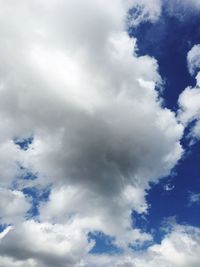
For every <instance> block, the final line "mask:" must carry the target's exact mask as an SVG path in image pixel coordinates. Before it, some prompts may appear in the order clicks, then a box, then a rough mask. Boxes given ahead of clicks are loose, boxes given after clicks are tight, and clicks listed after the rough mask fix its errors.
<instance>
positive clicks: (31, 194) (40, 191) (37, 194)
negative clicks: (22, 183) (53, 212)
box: [22, 186, 51, 218]
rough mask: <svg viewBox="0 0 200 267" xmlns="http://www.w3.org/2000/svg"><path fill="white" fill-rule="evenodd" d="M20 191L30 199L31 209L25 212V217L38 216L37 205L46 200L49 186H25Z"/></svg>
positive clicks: (49, 190) (49, 189)
mask: <svg viewBox="0 0 200 267" xmlns="http://www.w3.org/2000/svg"><path fill="white" fill-rule="evenodd" d="M22 191H23V193H24V194H25V196H26V197H28V198H29V199H30V200H31V204H32V206H31V209H30V210H29V211H28V212H27V218H37V217H38V216H39V205H40V204H41V203H42V202H46V201H48V199H49V195H50V192H51V187H50V186H49V187H46V188H38V187H26V188H24V189H23V190H22Z"/></svg>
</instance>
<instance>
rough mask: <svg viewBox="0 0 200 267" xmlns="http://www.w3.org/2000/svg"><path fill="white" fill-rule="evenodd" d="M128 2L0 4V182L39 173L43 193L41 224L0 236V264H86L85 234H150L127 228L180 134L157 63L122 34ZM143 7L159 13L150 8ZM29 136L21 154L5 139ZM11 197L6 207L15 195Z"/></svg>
mask: <svg viewBox="0 0 200 267" xmlns="http://www.w3.org/2000/svg"><path fill="white" fill-rule="evenodd" d="M136 2H137V3H138V1H136ZM136 2H135V1H121V0H116V1H115V3H114V4H113V2H110V1H106V0H86V1H84V2H83V1H78V0H68V1H64V0H59V1H57V0H48V1H47V0H46V1H45V0H44V1H39V0H36V1H28V2H27V1H25V0H24V1H23V0H22V1H20V3H16V2H15V1H14V0H7V1H3V0H1V1H0V7H1V8H0V15H1V22H2V23H1V24H0V36H1V42H0V57H1V62H0V74H1V81H0V82H1V86H0V117H1V118H2V121H1V124H0V131H1V132H2V133H3V134H2V136H1V140H0V146H1V147H5V149H4V150H3V153H2V154H0V168H1V178H0V179H1V183H2V186H3V185H4V186H7V188H9V187H10V185H11V184H12V182H13V181H14V180H15V178H16V176H17V175H18V174H19V168H18V166H19V164H21V165H22V166H24V167H27V168H28V169H30V170H32V171H33V173H37V174H38V178H37V179H36V180H34V181H31V183H32V184H35V185H36V186H38V185H40V186H41V185H42V186H44V187H45V186H47V185H49V184H51V186H52V191H51V194H50V197H49V200H47V202H46V203H43V204H40V207H39V208H40V216H39V222H35V221H24V222H18V223H17V224H16V225H14V228H13V229H12V230H11V231H9V232H8V233H7V234H6V235H5V236H4V237H3V238H2V240H1V243H0V254H1V258H0V266H4V267H5V266H6V267H7V266H9V267H10V266H13V267H15V266H19V267H21V266H28V267H29V266H30V267H32V266H34V267H39V266H40V267H43V266H44V267H46V266H53V267H54V266H61V267H62V266H66V265H68V266H76V267H78V266H84V265H81V264H82V262H81V259H82V260H83V261H84V260H85V259H86V258H87V254H88V252H89V250H90V249H91V246H92V244H89V243H88V240H87V233H88V232H89V231H94V230H99V231H103V232H104V233H106V234H109V235H111V236H114V237H116V241H115V242H116V244H117V245H120V246H123V247H124V248H126V247H127V246H128V244H129V243H133V242H136V241H137V240H140V241H144V240H149V239H150V238H151V237H150V236H149V235H148V234H145V233H141V232H140V231H139V230H138V229H132V222H131V212H132V209H134V210H136V211H138V212H139V213H142V212H146V211H147V207H148V203H146V200H145V194H146V191H145V190H146V189H148V187H149V182H150V181H155V182H156V181H158V179H159V178H161V177H163V176H165V175H167V174H169V173H170V171H171V169H172V168H173V167H174V166H175V165H176V163H177V162H178V160H179V159H180V158H181V156H182V152H183V149H182V147H181V145H180V139H181V138H182V134H183V126H182V125H181V124H179V123H178V122H177V119H176V116H175V114H174V113H173V112H172V111H170V110H169V109H166V108H163V106H162V99H161V98H160V96H159V92H158V91H157V90H155V86H156V85H159V84H160V83H161V77H160V76H159V73H158V70H157V69H158V65H157V62H156V60H155V59H153V58H151V57H149V56H143V57H138V56H137V54H136V51H137V47H136V40H135V39H130V38H129V36H128V34H127V33H126V32H125V21H126V13H127V10H128V8H129V7H131V6H132V5H133V4H135V3H136ZM142 4H143V5H144V6H145V13H144V14H148V15H149V19H152V20H153V19H155V18H156V17H157V16H158V14H159V6H157V5H154V4H153V2H151V4H150V2H149V1H142ZM155 8H156V9H155ZM157 8H158V9H157ZM150 14H153V15H150ZM142 19H146V15H145V16H144V17H143V18H142ZM29 135H31V136H32V135H33V137H34V140H33V143H32V144H31V145H30V147H29V149H28V150H27V151H20V150H19V148H18V147H17V146H16V145H15V144H14V142H12V140H13V138H15V137H19V138H22V137H26V136H29ZM17 163H18V164H17ZM1 166H2V167H1ZM3 166H4V167H3ZM24 183H25V182H24ZM6 192H7V191H6ZM8 192H9V193H8ZM8 192H7V193H6V194H7V195H6V194H5V196H3V194H2V197H3V199H4V201H6V199H7V198H8V199H9V198H10V196H11V195H12V196H13V195H14V196H15V197H16V192H15V193H14V192H10V191H8ZM24 201H25V199H24V196H23V195H20V197H19V195H17V197H16V199H15V200H14V203H15V205H14V206H13V207H12V208H11V207H10V208H9V209H7V210H5V208H4V207H5V205H3V207H2V210H3V212H5V216H4V217H5V218H6V216H7V215H6V212H7V213H8V212H10V213H9V214H11V215H12V216H13V218H15V216H18V215H19V216H21V217H22V218H23V216H24V211H25V210H26V208H27V206H26V204H25V202H24ZM2 203H3V202H2ZM8 206H9V205H8ZM25 206H26V208H25ZM14 207H15V208H14ZM9 210H10V211H9ZM11 215H9V216H11ZM14 220H15V219H14ZM149 253H150V255H151V253H152V252H149ZM159 253H160V252H159ZM161 254H162V253H161ZM13 259H15V261H13ZM123 264H124V263H123ZM127 264H129V266H131V265H130V263H127ZM118 265H119V264H118ZM91 266H92V265H91ZM102 266H103V265H102ZM116 266H117V265H116ZM119 266H120V265H119ZM121 266H123V265H121ZM127 266H128V265H127Z"/></svg>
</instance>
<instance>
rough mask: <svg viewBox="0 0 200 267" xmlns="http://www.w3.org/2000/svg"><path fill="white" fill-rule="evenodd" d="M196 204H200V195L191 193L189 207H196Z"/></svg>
mask: <svg viewBox="0 0 200 267" xmlns="http://www.w3.org/2000/svg"><path fill="white" fill-rule="evenodd" d="M194 204H197V205H199V204H200V193H194V192H190V195H189V205H190V206H191V205H194Z"/></svg>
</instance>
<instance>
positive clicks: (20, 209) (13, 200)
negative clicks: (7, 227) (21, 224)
mask: <svg viewBox="0 0 200 267" xmlns="http://www.w3.org/2000/svg"><path fill="white" fill-rule="evenodd" d="M30 207H31V205H30V203H29V201H28V200H27V199H26V198H25V196H24V195H23V193H22V192H21V191H15V190H14V191H11V190H6V189H3V188H0V223H1V224H11V223H17V222H18V221H21V220H23V219H24V218H25V215H26V212H27V211H28V210H29V209H30Z"/></svg>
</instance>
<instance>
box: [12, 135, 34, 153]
mask: <svg viewBox="0 0 200 267" xmlns="http://www.w3.org/2000/svg"><path fill="white" fill-rule="evenodd" d="M13 141H14V143H15V144H16V145H18V146H19V148H20V149H22V150H25V151H26V150H28V148H29V146H30V145H31V144H32V142H33V136H30V137H27V138H18V137H16V138H14V140H13Z"/></svg>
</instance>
